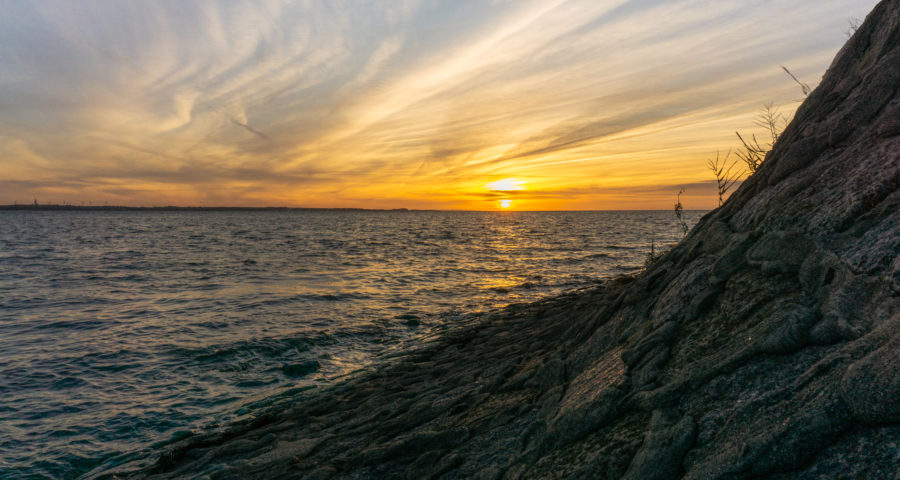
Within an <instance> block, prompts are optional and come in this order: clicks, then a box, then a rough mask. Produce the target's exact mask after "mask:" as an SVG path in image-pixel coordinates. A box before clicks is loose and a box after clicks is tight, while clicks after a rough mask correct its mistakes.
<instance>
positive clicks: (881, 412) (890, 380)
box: [841, 334, 900, 425]
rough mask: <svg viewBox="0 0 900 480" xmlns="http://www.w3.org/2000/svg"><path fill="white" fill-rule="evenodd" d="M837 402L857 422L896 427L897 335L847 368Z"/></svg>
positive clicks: (899, 409) (899, 402)
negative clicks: (850, 413) (846, 409)
mask: <svg viewBox="0 0 900 480" xmlns="http://www.w3.org/2000/svg"><path fill="white" fill-rule="evenodd" d="M841 398H843V399H844V401H845V402H847V404H848V405H849V406H850V411H851V412H852V413H853V417H854V418H856V419H857V420H859V421H861V422H864V423H867V424H872V425H878V424H892V423H893V424H896V423H900V334H898V335H895V336H894V337H893V338H892V339H890V340H889V341H888V342H887V343H886V344H885V345H884V346H882V347H881V348H879V349H878V350H875V351H874V352H872V353H870V354H868V355H866V356H865V357H864V358H862V359H861V360H858V361H856V362H854V363H853V364H852V365H850V367H849V368H847V373H846V374H845V375H844V378H843V380H842V381H841Z"/></svg>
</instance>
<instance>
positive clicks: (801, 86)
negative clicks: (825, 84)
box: [781, 65, 812, 97]
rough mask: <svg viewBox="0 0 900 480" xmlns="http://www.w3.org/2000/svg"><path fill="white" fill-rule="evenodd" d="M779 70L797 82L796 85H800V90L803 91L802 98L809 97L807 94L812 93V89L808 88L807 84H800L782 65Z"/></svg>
mask: <svg viewBox="0 0 900 480" xmlns="http://www.w3.org/2000/svg"><path fill="white" fill-rule="evenodd" d="M781 68H782V70H784V71H785V73H787V74H788V75H790V76H791V78H793V79H794V81H795V82H797V85H800V90H803V96H804V97H808V96H809V92H811V91H812V89H811V88H809V85H807V84H806V83H804V82H801V81H800V79H799V78H797V77H796V76H795V75H794V74H793V73H791V71H790V70H788V68H787V67H785V66H784V65H782V66H781Z"/></svg>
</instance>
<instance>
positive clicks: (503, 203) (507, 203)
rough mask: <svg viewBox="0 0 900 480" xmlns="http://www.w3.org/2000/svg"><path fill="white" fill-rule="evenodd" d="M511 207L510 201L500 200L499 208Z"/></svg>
mask: <svg viewBox="0 0 900 480" xmlns="http://www.w3.org/2000/svg"><path fill="white" fill-rule="evenodd" d="M510 205H512V200H500V208H509V207H510Z"/></svg>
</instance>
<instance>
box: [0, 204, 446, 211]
mask: <svg viewBox="0 0 900 480" xmlns="http://www.w3.org/2000/svg"><path fill="white" fill-rule="evenodd" d="M0 210H29V211H79V212H80V211H114V212H122V211H154V212H182V211H188V212H292V211H302V212H408V211H430V210H410V209H408V208H316V207H176V206H166V207H128V206H124V205H68V204H66V205H50V204H48V205H34V204H30V203H26V204H14V205H0Z"/></svg>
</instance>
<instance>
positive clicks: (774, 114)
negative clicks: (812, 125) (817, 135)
mask: <svg viewBox="0 0 900 480" xmlns="http://www.w3.org/2000/svg"><path fill="white" fill-rule="evenodd" d="M753 123H754V124H756V125H757V126H759V127H762V128H765V129H766V130H767V131H768V132H769V138H770V141H769V143H768V145H766V146H765V147H764V146H762V145H760V143H759V140H757V139H756V134H753V135H751V136H750V137H749V138H744V136H743V135H741V132H734V133H735V135H737V137H738V140H740V142H741V146H742V149H740V150H738V151H736V152H734V154H735V155H737V157H738V158H739V159H741V161H743V162H744V164H745V165H747V170H748V171H749V172H750V175H753V174H754V173H756V170H757V169H759V166H760V164H762V162H763V160H765V158H766V153H768V152H769V150H771V149H772V147H774V146H775V142H776V141H777V140H778V137H779V136H780V135H781V132H782V131H783V130H784V127H785V126H786V125H787V118H785V117H784V115H782V114H781V112H779V111H778V108H777V107H775V106H774V104H773V103H772V102H769V103H767V104H765V105H763V109H762V111H761V112H760V113H759V114H758V115H757V116H756V119H755V120H754V121H753Z"/></svg>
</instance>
